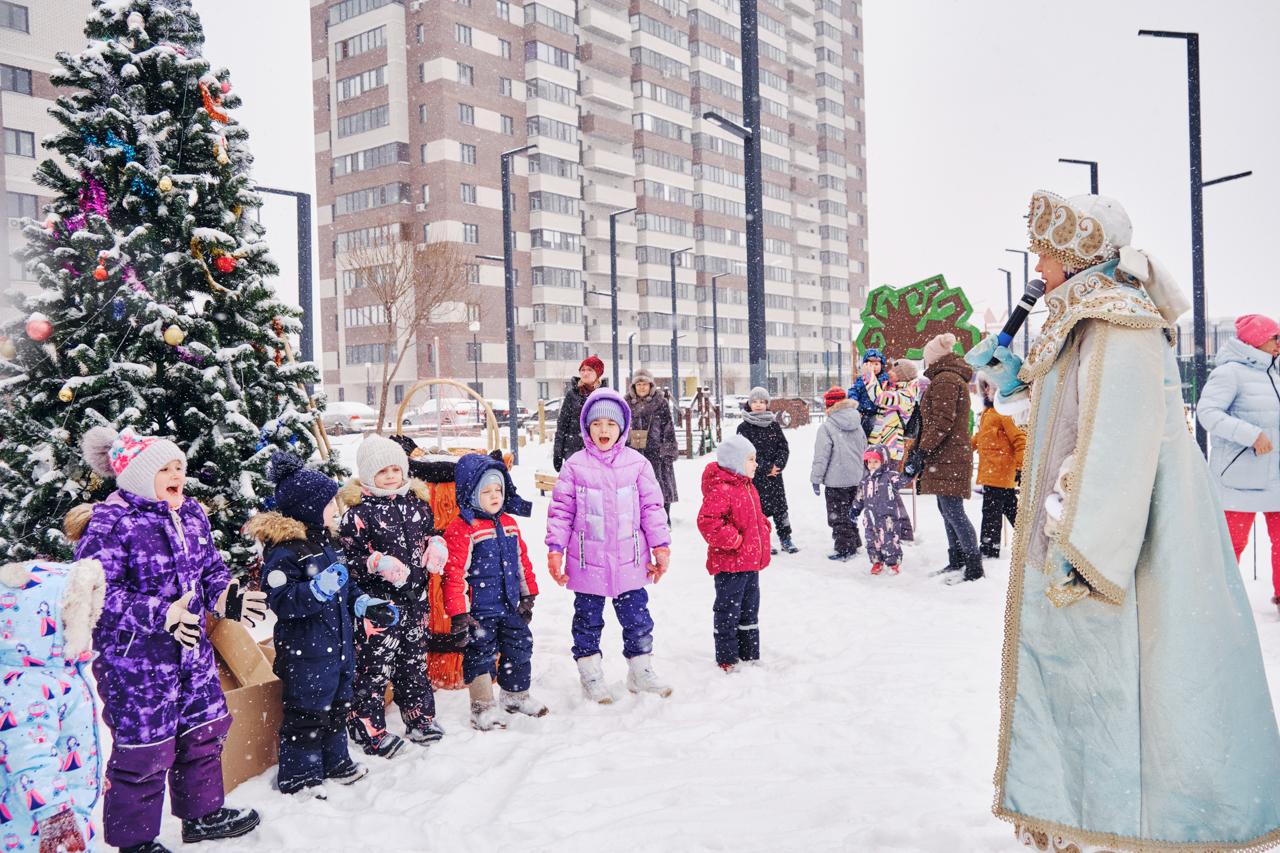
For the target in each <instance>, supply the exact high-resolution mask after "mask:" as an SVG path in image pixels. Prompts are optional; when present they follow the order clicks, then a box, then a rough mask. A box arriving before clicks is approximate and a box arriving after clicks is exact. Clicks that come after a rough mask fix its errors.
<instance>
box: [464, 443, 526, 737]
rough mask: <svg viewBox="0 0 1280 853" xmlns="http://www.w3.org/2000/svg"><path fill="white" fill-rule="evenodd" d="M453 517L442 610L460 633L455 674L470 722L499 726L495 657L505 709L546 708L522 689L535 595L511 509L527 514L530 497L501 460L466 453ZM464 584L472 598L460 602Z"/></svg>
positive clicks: (481, 727) (485, 726)
mask: <svg viewBox="0 0 1280 853" xmlns="http://www.w3.org/2000/svg"><path fill="white" fill-rule="evenodd" d="M457 476H458V479H457V486H456V487H457V498H458V517H457V518H456V519H454V521H453V523H452V524H450V525H449V526H448V527H447V528H446V529H445V532H444V540H445V542H446V543H447V544H448V546H449V560H448V562H447V563H445V569H444V605H445V611H446V612H447V613H448V614H449V616H450V617H451V618H452V621H453V631H454V633H455V634H456V635H459V636H460V637H466V651H465V652H464V653H463V656H462V677H463V678H464V679H465V680H466V682H467V685H468V688H469V690H470V692H471V724H472V726H474V727H475V728H476V729H478V730H480V731H487V730H490V729H500V728H505V727H506V725H505V723H503V722H502V721H501V719H500V716H499V715H498V713H497V711H496V709H495V707H494V701H493V680H494V671H495V660H496V659H497V657H498V655H501V656H502V663H501V666H499V667H497V681H498V685H499V687H501V688H502V693H501V701H500V704H501V707H502V710H504V711H506V712H507V713H509V714H516V713H520V714H528V715H529V716H531V717H541V716H543V715H544V714H546V713H547V707H546V706H545V705H543V704H542V703H541V702H539V701H537V700H536V699H533V698H531V697H530V696H529V683H530V675H531V671H532V660H533V634H532V633H531V632H530V631H529V622H530V621H531V620H532V619H533V602H534V597H535V596H537V594H538V583H537V581H536V580H534V577H533V565H532V564H531V563H530V562H529V554H528V551H527V549H526V548H525V544H524V539H523V538H522V537H521V536H520V528H519V527H517V526H516V521H515V519H514V518H512V516H513V515H519V516H526V517H527V516H528V515H529V514H530V512H531V511H532V506H531V505H530V503H529V502H528V501H526V500H524V499H523V498H521V497H520V496H519V495H517V494H516V491H515V486H514V485H513V484H512V482H511V475H510V474H509V473H508V472H507V468H506V466H505V465H503V464H502V463H501V462H498V461H496V460H494V459H492V458H490V457H488V456H481V455H478V454H471V455H467V456H463V457H462V459H460V460H459V461H458V475H457ZM468 586H470V591H471V596H470V598H471V600H470V602H468V601H467V587H468Z"/></svg>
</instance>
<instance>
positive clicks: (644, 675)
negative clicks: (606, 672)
mask: <svg viewBox="0 0 1280 853" xmlns="http://www.w3.org/2000/svg"><path fill="white" fill-rule="evenodd" d="M627 666H628V667H629V668H630V671H629V672H628V673H627V689H628V690H630V691H631V692H632V693H657V694H658V695H659V696H661V697H663V698H664V699H665V698H666V697H668V696H670V695H671V685H670V684H667V683H666V682H665V681H663V680H662V679H661V678H658V674H657V673H656V672H654V671H653V657H652V656H651V655H637V656H636V657H633V658H630V659H629V660H628V661H627Z"/></svg>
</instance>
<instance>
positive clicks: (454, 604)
mask: <svg viewBox="0 0 1280 853" xmlns="http://www.w3.org/2000/svg"><path fill="white" fill-rule="evenodd" d="M499 521H500V522H501V523H502V532H503V535H502V536H499V535H498V528H497V525H496V524H494V523H493V521H492V520H490V519H487V518H477V519H476V520H475V521H473V522H471V523H470V524H468V523H467V520H466V519H465V518H463V517H462V516H458V517H457V518H455V519H454V520H453V523H452V524H450V525H449V526H448V527H446V528H445V531H444V541H445V543H446V544H447V545H448V546H449V560H448V562H446V563H445V566H444V579H443V582H442V589H443V592H444V610H445V613H447V614H448V615H449V616H451V617H452V616H457V615H458V614H459V613H467V612H470V613H471V615H472V616H476V617H480V616H501V615H504V614H509V613H515V612H516V605H518V604H519V603H520V596H522V595H537V594H538V582H537V581H536V580H535V579H534V577H533V564H532V563H530V562H529V552H528V550H527V549H526V548H525V545H524V537H522V536H521V535H520V528H519V527H517V526H516V520H515V519H514V518H512V517H511V516H509V515H507V514H505V513H503V514H502V515H501V516H499ZM468 593H470V599H468Z"/></svg>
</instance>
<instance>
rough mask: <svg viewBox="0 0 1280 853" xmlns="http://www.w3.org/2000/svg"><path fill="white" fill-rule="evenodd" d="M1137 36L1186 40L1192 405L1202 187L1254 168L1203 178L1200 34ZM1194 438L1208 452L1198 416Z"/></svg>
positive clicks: (1194, 397) (1199, 349)
mask: <svg viewBox="0 0 1280 853" xmlns="http://www.w3.org/2000/svg"><path fill="white" fill-rule="evenodd" d="M1138 35H1140V36H1152V37H1154V38H1168V39H1182V40H1184V41H1185V42H1186V43H1187V126H1188V127H1187V129H1188V133H1189V135H1190V141H1191V169H1190V172H1191V303H1192V315H1191V316H1192V326H1193V330H1194V335H1195V356H1194V364H1195V379H1194V386H1193V387H1192V389H1191V404H1192V408H1193V409H1194V408H1195V407H1196V406H1198V405H1199V402H1200V391H1201V389H1203V388H1204V383H1205V382H1206V381H1207V379H1208V376H1209V360H1208V356H1207V353H1206V344H1207V340H1206V339H1207V337H1208V329H1207V328H1206V319H1205V318H1206V311H1207V305H1206V300H1205V289H1204V188H1205V187H1211V186H1213V185H1214V184H1223V183H1226V182H1227V181H1234V180H1236V179H1238V178H1247V177H1248V176H1249V175H1252V174H1253V172H1252V171H1249V172H1239V173H1237V174H1234V175H1227V176H1226V177H1222V178H1214V179H1213V180H1211V181H1206V180H1204V178H1203V174H1204V173H1203V172H1202V170H1201V162H1200V34H1199V33H1178V32H1169V31H1166V30H1138ZM1196 441H1197V442H1198V443H1199V445H1200V451H1201V452H1202V453H1207V451H1208V446H1209V436H1208V434H1207V433H1206V432H1205V430H1204V427H1202V426H1201V425H1200V419H1199V418H1196Z"/></svg>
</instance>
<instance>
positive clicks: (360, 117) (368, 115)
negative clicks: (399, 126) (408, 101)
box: [338, 104, 391, 139]
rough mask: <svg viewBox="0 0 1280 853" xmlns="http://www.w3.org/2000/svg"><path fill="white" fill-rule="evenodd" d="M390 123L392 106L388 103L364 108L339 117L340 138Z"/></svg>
mask: <svg viewBox="0 0 1280 853" xmlns="http://www.w3.org/2000/svg"><path fill="white" fill-rule="evenodd" d="M390 123H391V108H390V107H389V106H387V105H386V104H383V105H382V106H380V107H373V108H372V109H368V110H362V111H361V112H358V113H354V114H352V115H349V116H342V117H341V118H339V119H338V138H339V139H342V138H343V137H346V136H355V135H356V134H358V133H365V132H367V131H370V130H376V129H377V128H379V127H386V126H387V125H388V124H390Z"/></svg>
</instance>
